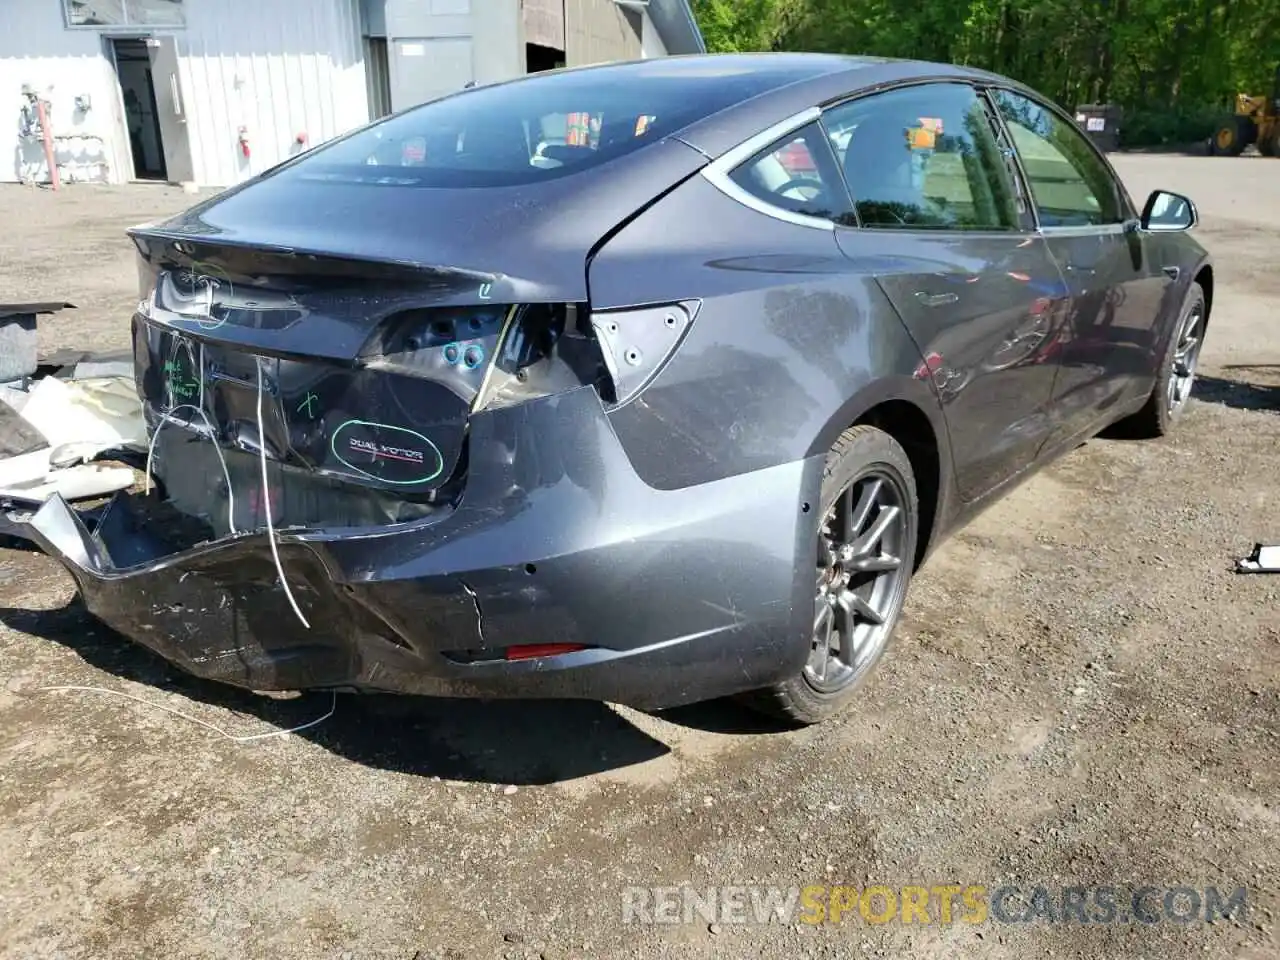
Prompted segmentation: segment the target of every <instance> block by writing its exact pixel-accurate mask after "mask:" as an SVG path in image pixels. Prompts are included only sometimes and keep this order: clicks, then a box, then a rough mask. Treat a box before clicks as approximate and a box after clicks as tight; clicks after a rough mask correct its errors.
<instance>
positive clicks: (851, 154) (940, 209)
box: [823, 83, 1019, 230]
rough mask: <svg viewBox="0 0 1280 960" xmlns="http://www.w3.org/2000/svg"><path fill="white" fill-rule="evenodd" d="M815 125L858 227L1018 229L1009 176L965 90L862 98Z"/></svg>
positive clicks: (984, 118)
mask: <svg viewBox="0 0 1280 960" xmlns="http://www.w3.org/2000/svg"><path fill="white" fill-rule="evenodd" d="M823 123H824V125H825V126H826V128H827V131H828V133H829V135H830V137H831V144H832V147H833V148H834V149H835V151H836V155H837V157H838V158H839V160H840V163H841V165H842V166H843V168H844V175H845V180H846V181H847V182H848V184H849V192H850V193H852V194H853V199H854V204H855V206H856V207H857V211H858V219H859V221H860V222H861V223H862V225H863V226H868V227H898V228H905V229H914V230H920V229H927V230H1016V229H1018V228H1019V218H1018V208H1017V202H1016V198H1015V193H1014V187H1013V182H1014V181H1013V178H1012V174H1011V171H1010V169H1009V166H1008V164H1007V163H1006V162H1005V160H1004V158H1003V157H1002V156H1001V155H1000V149H999V145H998V143H997V141H996V138H995V134H994V133H993V132H992V126H991V124H992V119H991V116H990V114H989V112H988V110H987V107H986V106H985V104H984V103H983V100H982V98H981V97H980V96H979V95H978V92H977V91H976V90H974V88H972V87H970V86H968V85H967V84H960V83H931V84H922V85H920V86H914V87H905V88H903V89H899V90H891V91H888V92H885V93H880V94H874V95H872V96H869V97H862V98H859V99H857V100H854V101H851V102H850V103H847V104H844V105H842V106H838V107H835V108H832V109H831V110H829V111H827V112H826V113H825V114H824V115H823Z"/></svg>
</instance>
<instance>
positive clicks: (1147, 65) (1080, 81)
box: [693, 0, 1280, 146]
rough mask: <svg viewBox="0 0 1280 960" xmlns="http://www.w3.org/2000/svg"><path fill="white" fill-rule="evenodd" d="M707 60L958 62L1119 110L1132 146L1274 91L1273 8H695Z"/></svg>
mask: <svg viewBox="0 0 1280 960" xmlns="http://www.w3.org/2000/svg"><path fill="white" fill-rule="evenodd" d="M693 6H694V11H695V13H696V14H697V16H698V21H699V24H700V26H701V27H702V32H703V35H704V36H705V37H706V41H707V46H708V47H709V48H710V49H711V50H713V51H735V50H736V51H742V50H813V51H826V52H833V53H855V54H856V53H861V54H870V55H875V56H888V57H909V58H916V59H924V60H940V61H946V62H953V63H962V64H967V65H970V66H976V67H981V68H983V69H986V70H993V71H995V72H996V73H1003V74H1006V75H1008V76H1011V77H1014V78H1016V79H1018V80H1021V81H1022V82H1023V83H1026V84H1028V85H1029V86H1031V87H1034V88H1035V89H1037V90H1039V91H1040V92H1041V93H1043V94H1045V95H1046V96H1049V97H1052V98H1054V99H1055V100H1056V101H1058V103H1060V104H1061V105H1063V106H1064V107H1066V108H1068V109H1073V108H1074V107H1075V106H1076V105H1077V104H1083V103H1116V104H1119V105H1120V106H1121V107H1123V108H1124V123H1123V124H1122V126H1121V131H1122V135H1123V137H1124V141H1125V143H1126V144H1127V145H1130V146H1144V145H1156V144H1185V143H1191V142H1194V141H1199V140H1203V139H1205V138H1207V137H1208V136H1209V135H1210V134H1211V133H1212V132H1213V127H1214V125H1215V124H1216V123H1217V122H1219V121H1220V120H1221V119H1222V117H1223V116H1224V115H1225V114H1227V113H1229V112H1230V111H1231V109H1232V104H1233V100H1234V97H1235V94H1236V93H1237V92H1242V93H1251V94H1270V93H1271V91H1272V87H1273V83H1274V73H1275V70H1276V67H1277V63H1278V62H1280V0H694V3H693Z"/></svg>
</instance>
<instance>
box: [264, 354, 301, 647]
mask: <svg viewBox="0 0 1280 960" xmlns="http://www.w3.org/2000/svg"><path fill="white" fill-rule="evenodd" d="M254 364H255V366H257V368H258V460H259V462H260V463H261V464H262V512H263V513H264V514H265V515H266V518H267V540H268V541H270V543H271V558H272V559H273V560H274V561H275V563H276V573H277V574H279V576H280V586H282V587H283V588H284V595H285V596H286V597H288V598H289V606H291V607H293V612H294V613H295V614H297V616H298V620H299V621H301V623H302V625H303V626H304V627H306V628H307V629H308V630H310V629H311V624H309V623H307V618H306V617H304V616H303V615H302V610H301V609H300V608H299V607H298V601H296V600H294V599H293V591H292V590H290V589H289V581H288V580H287V579H285V575H284V565H283V564H282V563H281V562H280V549H279V547H277V546H276V529H275V527H274V526H273V525H272V522H271V490H270V485H269V483H268V480H267V432H266V430H265V428H264V427H263V426H262V358H261V357H257V356H255V357H254Z"/></svg>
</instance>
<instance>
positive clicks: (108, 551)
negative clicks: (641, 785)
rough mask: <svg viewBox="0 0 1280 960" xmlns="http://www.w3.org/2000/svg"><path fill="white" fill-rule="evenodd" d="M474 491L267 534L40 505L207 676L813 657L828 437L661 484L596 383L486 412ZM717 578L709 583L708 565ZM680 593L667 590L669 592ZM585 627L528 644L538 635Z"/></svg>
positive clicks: (277, 684)
mask: <svg viewBox="0 0 1280 960" xmlns="http://www.w3.org/2000/svg"><path fill="white" fill-rule="evenodd" d="M472 443H473V447H472V463H473V468H472V469H473V481H472V483H471V484H469V486H468V489H467V493H466V496H465V497H464V498H463V499H462V501H461V502H460V503H459V504H458V505H457V506H456V507H454V508H452V509H450V510H448V511H446V512H443V513H441V514H440V515H438V516H436V517H432V518H428V519H426V520H422V521H417V522H414V523H410V524H406V525H401V526H397V527H392V528H387V527H383V528H365V529H353V528H344V529H338V530H332V531H326V530H317V531H310V532H307V533H280V534H279V535H278V536H279V550H280V556H281V562H282V565H283V567H284V571H285V575H286V577H287V578H288V580H289V582H290V585H291V587H292V589H293V592H294V595H295V597H296V598H297V600H298V602H299V604H300V605H301V607H302V609H303V611H304V613H305V614H306V616H307V620H308V621H309V622H310V623H311V628H310V629H307V628H304V627H303V626H302V624H301V623H299V622H298V621H297V619H296V618H295V617H294V615H293V613H292V612H291V611H290V609H289V606H288V603H287V602H286V600H285V598H284V595H283V593H282V592H281V590H280V588H279V584H278V583H277V580H276V572H275V569H274V567H273V564H272V560H271V554H270V548H269V544H268V542H267V537H266V535H265V534H264V533H251V534H243V535H239V536H234V537H229V538H223V539H220V540H218V541H216V542H213V543H209V544H205V545H202V546H198V547H193V548H188V549H185V550H179V551H176V552H170V551H172V547H171V546H168V545H166V544H165V543H163V542H162V541H160V539H159V538H154V537H152V536H151V535H149V532H148V530H146V529H142V528H141V527H140V526H138V525H137V523H136V522H135V521H136V513H135V512H134V511H133V510H130V509H129V507H128V506H127V503H128V501H127V500H126V499H125V498H123V497H122V498H121V499H120V500H119V501H118V502H117V503H116V504H114V505H113V507H112V509H111V510H110V511H109V512H108V515H107V516H106V517H105V518H104V519H103V521H102V523H101V525H100V526H99V527H98V528H97V530H96V531H95V532H94V533H93V534H90V533H88V531H86V530H85V528H84V526H83V525H82V524H81V523H80V522H79V520H78V518H77V517H76V515H75V514H74V511H72V510H71V509H70V508H69V507H67V506H66V505H65V504H64V503H63V502H62V501H61V500H52V501H49V502H48V503H47V504H45V506H44V507H42V508H41V510H40V512H39V513H38V514H37V515H36V517H35V519H34V520H33V522H32V528H33V534H34V536H35V538H36V539H37V541H38V542H39V544H40V546H41V547H42V548H43V549H45V550H47V551H48V552H50V553H52V554H53V555H55V556H58V557H60V558H61V559H62V560H63V563H64V564H66V566H67V569H68V570H69V571H70V572H71V574H72V576H73V577H74V578H75V580H76V583H77V586H78V587H79V588H80V591H81V594H82V595H83V597H84V601H85V604H86V606H87V607H88V609H89V611H90V612H91V613H93V614H94V616H96V617H98V618H99V619H100V620H102V621H103V622H105V623H106V624H108V625H109V626H111V627H113V628H114V629H116V630H118V631H120V632H121V633H123V634H124V635H126V636H128V637H130V638H131V639H133V640H135V641H137V642H139V643H141V644H143V645H145V646H148V647H150V648H151V649H153V650H155V651H156V652H158V653H160V654H161V655H162V656H164V657H166V658H168V659H170V660H172V661H173V662H174V663H176V664H178V665H179V666H181V667H183V668H184V669H186V670H188V671H190V672H192V673H194V674H196V675H199V676H203V677H208V678H210V679H215V680H220V681H223V682H227V683H232V684H237V685H241V686H246V687H250V688H253V689H304V688H324V687H336V688H351V689H363V690H385V691H395V692H401V693H420V694H431V695H440V696H485V697H502V696H533V697H539V696H545V697H582V698H588V699H603V700H610V701H615V702H622V703H630V704H635V705H637V706H657V705H671V704H675V703H681V702H687V701H692V700H698V699H703V698H705V697H706V696H715V695H717V694H719V693H729V692H732V691H733V690H740V689H744V688H746V687H750V686H758V685H760V684H762V683H768V682H771V681H772V680H774V679H777V678H778V677H780V676H783V675H785V674H786V673H788V672H791V671H794V669H797V668H798V665H799V664H800V663H802V662H803V660H804V656H805V642H804V637H805V635H806V631H807V629H808V625H807V622H806V621H807V619H808V615H807V613H806V614H805V615H804V616H802V617H799V618H797V617H796V616H795V615H794V614H793V611H795V610H797V609H803V608H807V607H808V605H809V600H808V592H809V590H810V589H811V586H812V585H811V584H810V582H809V580H810V579H811V577H810V575H809V571H808V569H807V568H805V569H797V567H796V565H795V563H794V559H795V556H796V553H797V551H799V550H801V549H803V547H804V545H805V544H807V542H808V539H809V536H810V534H809V532H808V530H807V524H806V523H805V522H804V521H805V520H806V519H807V518H806V517H805V514H804V513H803V512H802V504H803V503H804V502H806V501H807V502H812V501H813V500H814V498H815V497H816V496H817V492H818V487H819V484H820V478H821V469H822V458H821V457H817V458H813V459H811V460H804V461H798V462H796V463H792V464H786V465H783V466H780V467H778V468H776V469H773V470H766V471H761V472H756V473H753V474H751V475H749V476H743V477H737V478H730V479H727V480H725V481H723V482H721V483H716V484H711V485H709V486H707V487H704V488H695V489H688V490H682V491H658V490H655V489H653V488H652V487H649V486H648V485H646V484H645V483H644V482H643V481H642V480H640V478H638V477H637V476H636V475H635V473H634V472H633V471H632V469H631V467H630V463H629V461H628V459H627V456H626V454H625V453H624V452H623V450H622V449H621V447H620V445H619V443H618V441H617V438H616V436H615V435H614V433H613V431H612V430H611V429H610V428H609V424H608V421H607V419H606V418H605V416H604V411H603V409H602V407H601V404H600V401H599V399H598V398H597V397H596V395H595V394H594V392H593V391H591V390H590V389H589V388H582V389H580V390H578V391H575V392H571V393H569V394H565V395H562V396H559V397H555V398H549V399H547V400H543V401H535V402H532V403H529V404H524V405H521V406H516V407H511V408H508V409H506V410H500V411H497V412H494V413H490V414H483V415H481V416H479V417H477V418H476V420H475V424H474V436H473V440H472ZM691 584H696V585H697V587H696V589H689V585H691ZM655 596H661V597H663V598H664V601H663V602H662V603H661V604H655V603H652V602H651V600H650V598H652V597H655ZM563 642H575V643H580V644H583V645H584V646H585V647H586V649H584V650H582V651H580V652H577V653H572V654H568V655H565V656H561V657H556V658H552V659H551V660H550V661H549V662H548V661H539V660H532V661H526V662H507V661H503V660H502V659H501V656H502V654H501V651H502V650H503V649H504V648H506V647H509V646H513V645H517V644H531V643H563Z"/></svg>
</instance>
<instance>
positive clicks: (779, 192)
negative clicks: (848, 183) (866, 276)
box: [729, 123, 851, 220]
mask: <svg viewBox="0 0 1280 960" xmlns="http://www.w3.org/2000/svg"><path fill="white" fill-rule="evenodd" d="M729 178H730V179H731V180H733V182H734V183H736V184H737V185H738V186H739V187H741V188H742V189H743V190H745V191H746V192H747V193H749V194H751V195H752V196H753V197H755V198H756V199H757V200H760V201H762V202H764V203H766V204H768V205H769V206H772V207H777V208H779V209H781V210H788V211H790V212H792V213H799V214H803V215H805V216H808V217H818V218H820V219H823V220H840V219H842V218H845V217H848V216H849V215H850V214H851V209H850V206H849V195H848V193H847V192H846V191H845V188H844V184H843V183H842V182H841V181H840V171H839V170H838V169H836V166H835V160H834V158H833V157H832V155H831V151H830V149H829V148H828V147H827V144H826V135H825V134H824V133H823V132H822V127H820V126H819V125H818V124H816V123H811V124H809V125H808V126H806V127H802V128H801V129H800V130H798V131H796V132H795V133H792V134H788V135H787V136H785V137H783V138H782V139H781V140H779V141H778V142H777V143H774V144H772V145H770V146H768V147H766V148H765V149H764V150H762V151H760V153H758V154H756V155H755V156H754V157H752V158H751V159H750V160H748V161H747V162H746V163H744V164H742V166H740V167H738V168H737V169H736V170H734V171H733V172H732V173H731V174H730V175H729Z"/></svg>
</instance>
